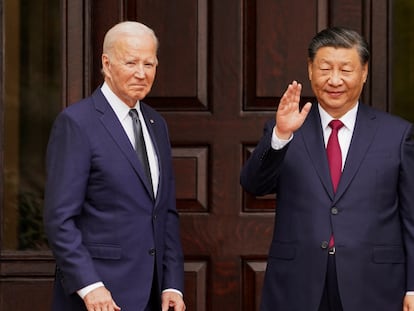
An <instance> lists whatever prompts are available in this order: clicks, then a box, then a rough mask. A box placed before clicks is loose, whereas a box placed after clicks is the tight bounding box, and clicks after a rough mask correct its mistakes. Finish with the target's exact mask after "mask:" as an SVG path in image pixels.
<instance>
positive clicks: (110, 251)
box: [86, 244, 121, 259]
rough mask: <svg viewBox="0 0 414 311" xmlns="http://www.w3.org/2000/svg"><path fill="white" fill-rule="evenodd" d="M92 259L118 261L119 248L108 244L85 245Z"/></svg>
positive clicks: (119, 255)
mask: <svg viewBox="0 0 414 311" xmlns="http://www.w3.org/2000/svg"><path fill="white" fill-rule="evenodd" d="M86 248H87V249H88V251H89V253H90V254H91V257H92V258H98V259H120V258H121V247H119V246H116V245H108V244H88V245H86Z"/></svg>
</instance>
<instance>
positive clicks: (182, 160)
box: [172, 147, 210, 212]
mask: <svg viewBox="0 0 414 311" xmlns="http://www.w3.org/2000/svg"><path fill="white" fill-rule="evenodd" d="M172 156H173V165H174V171H175V179H176V188H177V189H176V197H177V209H178V210H179V211H180V212H207V208H208V205H207V202H208V193H209V184H210V180H209V177H208V147H198V148H187V147H173V149H172Z"/></svg>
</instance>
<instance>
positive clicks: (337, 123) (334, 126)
mask: <svg viewBox="0 0 414 311" xmlns="http://www.w3.org/2000/svg"><path fill="white" fill-rule="evenodd" d="M343 126H344V124H343V123H342V121H341V120H332V121H331V122H329V127H330V128H331V129H332V130H333V131H337V130H339V129H340V128H341V127H343Z"/></svg>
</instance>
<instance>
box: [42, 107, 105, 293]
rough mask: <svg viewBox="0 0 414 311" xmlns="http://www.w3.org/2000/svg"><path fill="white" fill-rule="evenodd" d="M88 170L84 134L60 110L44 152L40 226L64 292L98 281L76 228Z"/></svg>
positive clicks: (88, 158) (88, 162)
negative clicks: (43, 204) (45, 235)
mask: <svg viewBox="0 0 414 311" xmlns="http://www.w3.org/2000/svg"><path fill="white" fill-rule="evenodd" d="M89 169H90V148H89V145H88V140H87V137H86V136H85V135H84V133H83V132H82V130H81V128H80V127H79V126H78V125H77V124H76V122H74V121H73V120H72V119H71V118H69V117H68V116H67V115H66V114H65V113H64V112H63V113H61V114H60V115H59V116H58V117H57V119H56V121H55V123H54V125H53V128H52V131H51V134H50V138H49V143H48V147H47V152H46V170H47V180H46V187H45V206H44V226H45V231H46V234H47V237H48V241H49V245H50V247H51V249H52V251H53V254H54V256H55V258H56V263H57V270H58V273H57V277H58V278H60V281H61V282H62V284H63V287H64V288H65V290H66V291H67V292H68V293H74V292H76V291H77V290H79V289H80V288H83V287H84V286H87V285H89V284H92V283H95V282H97V281H100V278H99V276H98V275H97V273H96V271H95V269H94V266H93V263H92V259H91V257H90V255H89V253H88V251H87V249H86V248H85V247H84V245H83V244H82V236H81V232H80V230H79V229H78V227H77V218H78V217H79V215H80V214H81V212H82V206H83V203H84V198H85V192H86V187H87V181H88V175H89Z"/></svg>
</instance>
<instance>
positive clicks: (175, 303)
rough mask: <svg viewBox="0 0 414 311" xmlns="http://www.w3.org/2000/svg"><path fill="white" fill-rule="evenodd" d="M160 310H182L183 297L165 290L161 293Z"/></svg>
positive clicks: (183, 307) (183, 305)
mask: <svg viewBox="0 0 414 311" xmlns="http://www.w3.org/2000/svg"><path fill="white" fill-rule="evenodd" d="M161 302H162V311H168V310H170V308H172V310H174V311H184V310H185V304H184V300H183V297H181V295H180V294H178V293H175V292H169V291H165V292H163V293H162V295H161Z"/></svg>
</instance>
